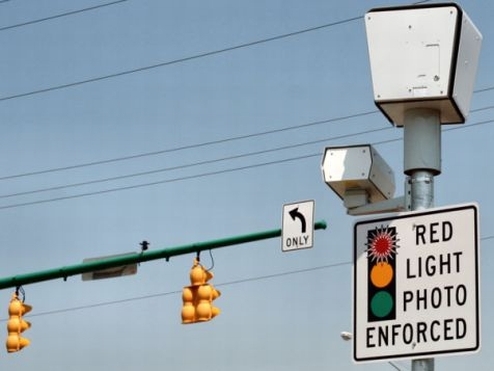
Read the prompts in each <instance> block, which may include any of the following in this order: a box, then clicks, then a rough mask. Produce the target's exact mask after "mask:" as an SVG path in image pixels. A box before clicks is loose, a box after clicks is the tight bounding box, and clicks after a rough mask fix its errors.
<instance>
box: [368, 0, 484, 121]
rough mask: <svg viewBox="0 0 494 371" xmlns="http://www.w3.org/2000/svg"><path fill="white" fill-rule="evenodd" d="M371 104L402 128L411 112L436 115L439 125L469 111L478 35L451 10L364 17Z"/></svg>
mask: <svg viewBox="0 0 494 371" xmlns="http://www.w3.org/2000/svg"><path fill="white" fill-rule="evenodd" d="M365 27H366V32H367V43H368V50H369V58H370V66H371V73H372V84H373V90H374V101H375V103H376V105H377V106H378V107H379V109H380V110H381V111H382V112H383V113H384V114H385V115H386V117H387V118H388V119H389V120H390V121H391V122H392V123H394V124H395V125H397V126H402V125H403V122H404V113H405V111H406V110H408V109H411V108H432V109H436V110H439V111H440V112H441V114H440V121H441V123H443V124H454V123H463V122H465V120H466V117H467V116H468V113H469V110H470V100H471V97H472V93H473V86H474V82H475V75H476V73H477V65H478V59H479V54H480V47H481V43H482V35H481V34H480V32H479V31H478V29H477V28H476V27H475V25H474V24H473V23H472V21H471V20H470V18H468V16H467V14H466V13H465V12H464V11H463V10H462V9H461V8H460V7H459V6H458V5H456V4H454V3H446V4H428V5H418V6H403V7H393V8H379V9H372V10H370V11H369V12H368V13H367V14H366V16H365Z"/></svg>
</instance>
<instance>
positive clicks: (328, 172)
mask: <svg viewBox="0 0 494 371" xmlns="http://www.w3.org/2000/svg"><path fill="white" fill-rule="evenodd" d="M322 173H323V178H324V182H325V183H326V184H327V185H328V186H329V187H330V188H331V189H333V191H334V192H335V193H337V194H338V196H340V197H341V198H342V199H344V197H345V193H346V192H347V191H352V190H365V191H367V194H368V197H369V201H370V202H371V203H374V202H378V201H384V200H387V199H390V198H392V197H393V195H394V193H395V180H394V172H393V170H392V169H391V167H389V165H388V164H387V163H386V162H385V161H384V159H383V158H382V157H381V156H380V155H379V153H377V151H376V150H375V149H374V148H373V147H372V146H371V145H369V144H367V145H359V146H350V147H348V146H347V147H327V148H326V149H325V151H324V156H323V160H322Z"/></svg>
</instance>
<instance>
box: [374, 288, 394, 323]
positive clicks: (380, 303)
mask: <svg viewBox="0 0 494 371" xmlns="http://www.w3.org/2000/svg"><path fill="white" fill-rule="evenodd" d="M393 305H394V300H393V297H392V296H391V295H390V294H389V292H387V291H378V292H377V293H376V294H375V295H374V296H373V297H372V299H371V302H370V307H371V312H372V314H374V315H375V316H376V317H379V318H383V317H386V316H387V315H388V314H389V313H391V310H392V309H393Z"/></svg>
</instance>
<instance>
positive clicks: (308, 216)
mask: <svg viewBox="0 0 494 371" xmlns="http://www.w3.org/2000/svg"><path fill="white" fill-rule="evenodd" d="M282 219H283V220H282V232H281V250H282V251H283V252H286V251H294V250H300V249H307V248H310V247H312V245H313V241H314V200H310V201H301V202H296V203H290V204H285V205H283V214H282Z"/></svg>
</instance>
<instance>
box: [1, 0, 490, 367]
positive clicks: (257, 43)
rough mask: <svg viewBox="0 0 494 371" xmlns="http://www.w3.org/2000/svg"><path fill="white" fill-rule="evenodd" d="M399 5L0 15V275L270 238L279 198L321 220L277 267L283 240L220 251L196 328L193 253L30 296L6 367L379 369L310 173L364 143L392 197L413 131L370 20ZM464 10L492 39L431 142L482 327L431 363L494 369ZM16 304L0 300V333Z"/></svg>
mask: <svg viewBox="0 0 494 371" xmlns="http://www.w3.org/2000/svg"><path fill="white" fill-rule="evenodd" d="M429 3H433V2H432V1H431V2H429ZM103 4H109V5H107V6H101V7H99V6H100V5H103ZM404 4H408V2H405V1H371V0H369V1H365V2H362V1H354V0H352V1H345V2H331V1H319V0H317V1H310V2H302V1H270V2H261V1H250V2H245V1H244V2H231V1H213V2H203V1H192V0H191V1H181V2H162V1H156V0H151V1H147V2H142V1H135V0H127V1H121V2H114V3H112V4H110V2H103V1H84V2H83V1H71V2H65V1H51V0H47V1H43V2H39V1H32V0H31V1H29V0H10V1H4V2H1V3H0V45H2V48H1V50H2V53H1V58H0V117H1V124H0V125H1V128H2V129H3V130H2V135H0V223H1V225H2V229H1V232H0V245H1V246H2V250H3V256H4V258H3V259H1V263H0V271H1V274H0V276H2V277H8V276H12V275H16V274H22V273H28V272H34V271H39V270H44V269H49V268H55V267H59V266H64V265H71V264H76V263H79V262H81V261H82V260H83V259H84V258H88V257H95V256H104V255H111V254H118V253H125V252H131V251H137V250H139V242H141V241H142V240H144V239H146V240H148V241H150V243H151V246H150V247H151V249H158V248H165V247H171V246H177V245H182V244H188V243H192V242H198V241H207V240H213V239H217V238H222V237H227V236H235V235H239V234H246V233H253V232H257V231H263V230H269V229H276V228H280V227H281V211H282V206H283V204H286V203H291V202H296V201H300V200H308V199H312V200H314V201H315V219H316V220H320V219H324V220H326V221H327V223H328V229H327V230H325V231H317V232H316V234H315V241H314V242H315V245H314V247H313V248H312V249H308V250H304V251H298V252H290V253H282V252H281V242H280V240H279V239H272V240H267V241H263V242H257V243H252V244H247V245H239V246H234V247H228V248H224V249H218V250H214V251H213V258H214V270H213V271H214V274H215V278H214V281H213V282H214V283H215V284H216V286H217V288H218V289H219V290H220V291H221V292H222V296H221V297H220V298H219V299H218V300H217V306H218V307H220V308H221V310H222V313H221V314H220V315H219V316H218V317H217V318H215V319H214V320H213V321H211V322H209V323H206V324H200V325H189V326H183V325H181V324H180V309H181V305H182V303H181V295H180V291H181V289H182V287H183V286H185V285H187V284H188V274H189V269H190V266H191V264H192V260H193V256H192V255H187V256H181V257H176V258H173V259H171V260H170V261H169V262H165V261H155V262H149V263H144V264H141V265H140V267H139V272H138V274H137V275H136V276H130V277H124V278H120V279H112V280H105V281H94V282H82V281H81V280H80V278H79V277H72V278H69V279H68V281H67V282H64V281H63V280H56V281H49V282H43V283H38V284H33V285H26V286H24V290H25V291H26V302H27V303H29V304H31V305H32V306H33V308H34V309H33V311H32V313H31V316H30V321H31V322H32V328H31V329H30V330H29V331H28V332H27V333H26V337H28V338H30V339H31V345H30V346H29V347H27V348H25V349H24V350H23V351H21V352H19V353H15V354H7V353H5V354H3V355H1V356H0V364H1V365H2V367H3V368H5V369H14V367H21V368H22V369H29V368H43V369H50V370H52V371H57V370H66V369H67V368H69V369H71V370H74V371H79V370H87V369H90V370H92V371H99V370H107V369H109V368H111V369H118V370H120V371H129V370H135V369H141V368H146V369H147V370H161V369H163V367H167V368H169V369H174V370H184V371H188V370H195V369H197V368H198V367H202V369H203V370H214V371H223V370H232V369H234V370H236V371H246V370H252V369H255V370H257V371H264V370H269V371H277V370H284V371H294V370H300V369H304V370H360V369H362V370H378V369H379V370H381V369H382V367H383V366H382V365H380V364H363V365H356V364H353V363H352V360H351V345H350V344H349V343H345V342H343V341H342V340H341V338H340V335H339V334H340V332H341V331H345V330H350V329H351V313H352V281H351V276H352V265H351V260H352V248H353V240H352V235H353V224H354V223H355V221H356V220H359V219H356V218H354V217H350V216H348V215H346V210H345V209H344V207H343V205H342V202H341V200H340V199H339V198H338V197H337V196H336V195H335V194H333V193H332V192H331V190H330V189H329V188H328V187H327V186H326V185H325V184H324V183H323V181H322V176H321V172H320V166H321V159H322V153H323V149H324V147H325V146H330V145H333V146H334V145H347V144H348V145H352V144H361V143H372V144H374V145H375V146H376V148H377V149H378V151H379V152H380V154H381V155H382V156H383V157H384V158H385V159H386V161H387V162H388V163H389V165H390V166H391V167H392V168H393V170H394V172H395V176H396V184H397V195H400V194H402V193H403V191H402V184H403V181H404V177H403V175H402V171H403V153H402V152H403V143H402V140H401V138H402V134H403V132H402V129H397V128H393V127H392V126H391V125H390V124H389V123H388V122H387V121H386V119H385V118H384V116H383V115H382V114H380V113H378V112H377V110H376V108H375V106H374V102H373V94H372V85H371V76H370V68H369V61H368V56H367V43H366V36H365V28H364V22H363V18H362V17H363V15H364V14H365V12H367V11H368V10H369V9H371V8H374V7H380V6H389V5H404ZM461 5H462V7H463V8H464V10H465V11H466V12H467V13H468V14H469V16H470V18H471V19H472V20H473V22H474V23H475V24H476V26H477V27H478V28H479V29H480V31H481V32H482V34H483V36H484V41H483V46H482V52H481V57H480V63H479V69H478V75H477V80H476V84H475V92H474V94H473V98H472V111H471V114H470V116H469V118H468V121H467V123H466V124H465V125H461V126H454V127H453V126H449V127H444V128H443V135H442V174H441V175H440V176H438V177H436V179H435V182H436V183H435V204H436V205H437V206H448V205H455V204H459V203H465V202H472V201H474V202H477V203H478V204H479V207H480V215H481V218H480V235H481V237H482V241H481V272H482V286H481V301H482V308H483V311H482V312H483V314H484V315H483V316H482V349H481V351H480V352H479V353H478V354H475V355H468V356H455V357H438V358H437V359H436V369H439V370H441V369H448V370H453V371H454V370H465V369H467V367H469V368H475V369H479V370H483V369H489V367H490V365H492V364H493V363H494V354H493V353H492V352H491V351H490V349H492V348H493V347H494V336H493V332H494V322H493V320H492V316H489V308H490V307H491V306H492V305H494V296H493V291H492V290H490V288H489V283H490V282H491V281H492V279H493V277H492V267H493V261H494V256H493V253H492V250H491V247H492V244H493V241H494V238H493V236H494V231H493V229H492V224H493V219H494V214H493V211H492V196H491V195H490V193H491V192H490V190H491V188H492V186H493V182H494V170H493V169H492V166H491V164H490V161H489V158H490V157H492V156H493V154H494V153H493V149H492V146H491V142H492V138H493V136H492V122H490V120H492V108H491V106H492V101H491V100H492V97H493V90H491V89H492V88H493V87H494V78H493V77H492V65H493V63H494V61H493V58H494V44H493V42H492V39H491V35H492V34H493V32H494V30H493V28H492V27H493V25H492V19H491V18H492V17H491V14H493V12H494V3H491V2H482V3H481V2H479V1H472V0H466V1H464V2H462V3H461ZM90 7H94V8H93V9H88V10H86V11H83V12H76V11H78V10H81V9H87V8H90ZM66 13H72V14H70V15H69V14H67V15H65V16H60V17H55V16H57V15H62V14H66ZM36 20H41V21H39V22H33V21H36ZM14 26H15V27H14ZM320 26H322V27H320ZM301 31H306V32H301ZM281 36H283V37H281ZM261 41H262V42H261ZM489 133H491V134H489ZM142 173H145V174H142ZM115 178H117V179H115ZM81 183H83V185H81ZM76 185H77V186H76ZM202 259H203V261H204V263H205V265H210V263H211V261H210V257H209V254H206V253H204V254H203V255H202ZM11 292H12V290H2V291H1V292H0V304H1V303H3V305H4V308H5V311H4V317H3V323H4V324H5V319H6V318H7V306H8V302H9V299H10V295H11ZM5 335H6V331H5ZM400 365H402V366H403V367H404V368H405V369H407V368H408V369H409V368H410V364H409V362H406V361H404V362H402V361H400Z"/></svg>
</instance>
